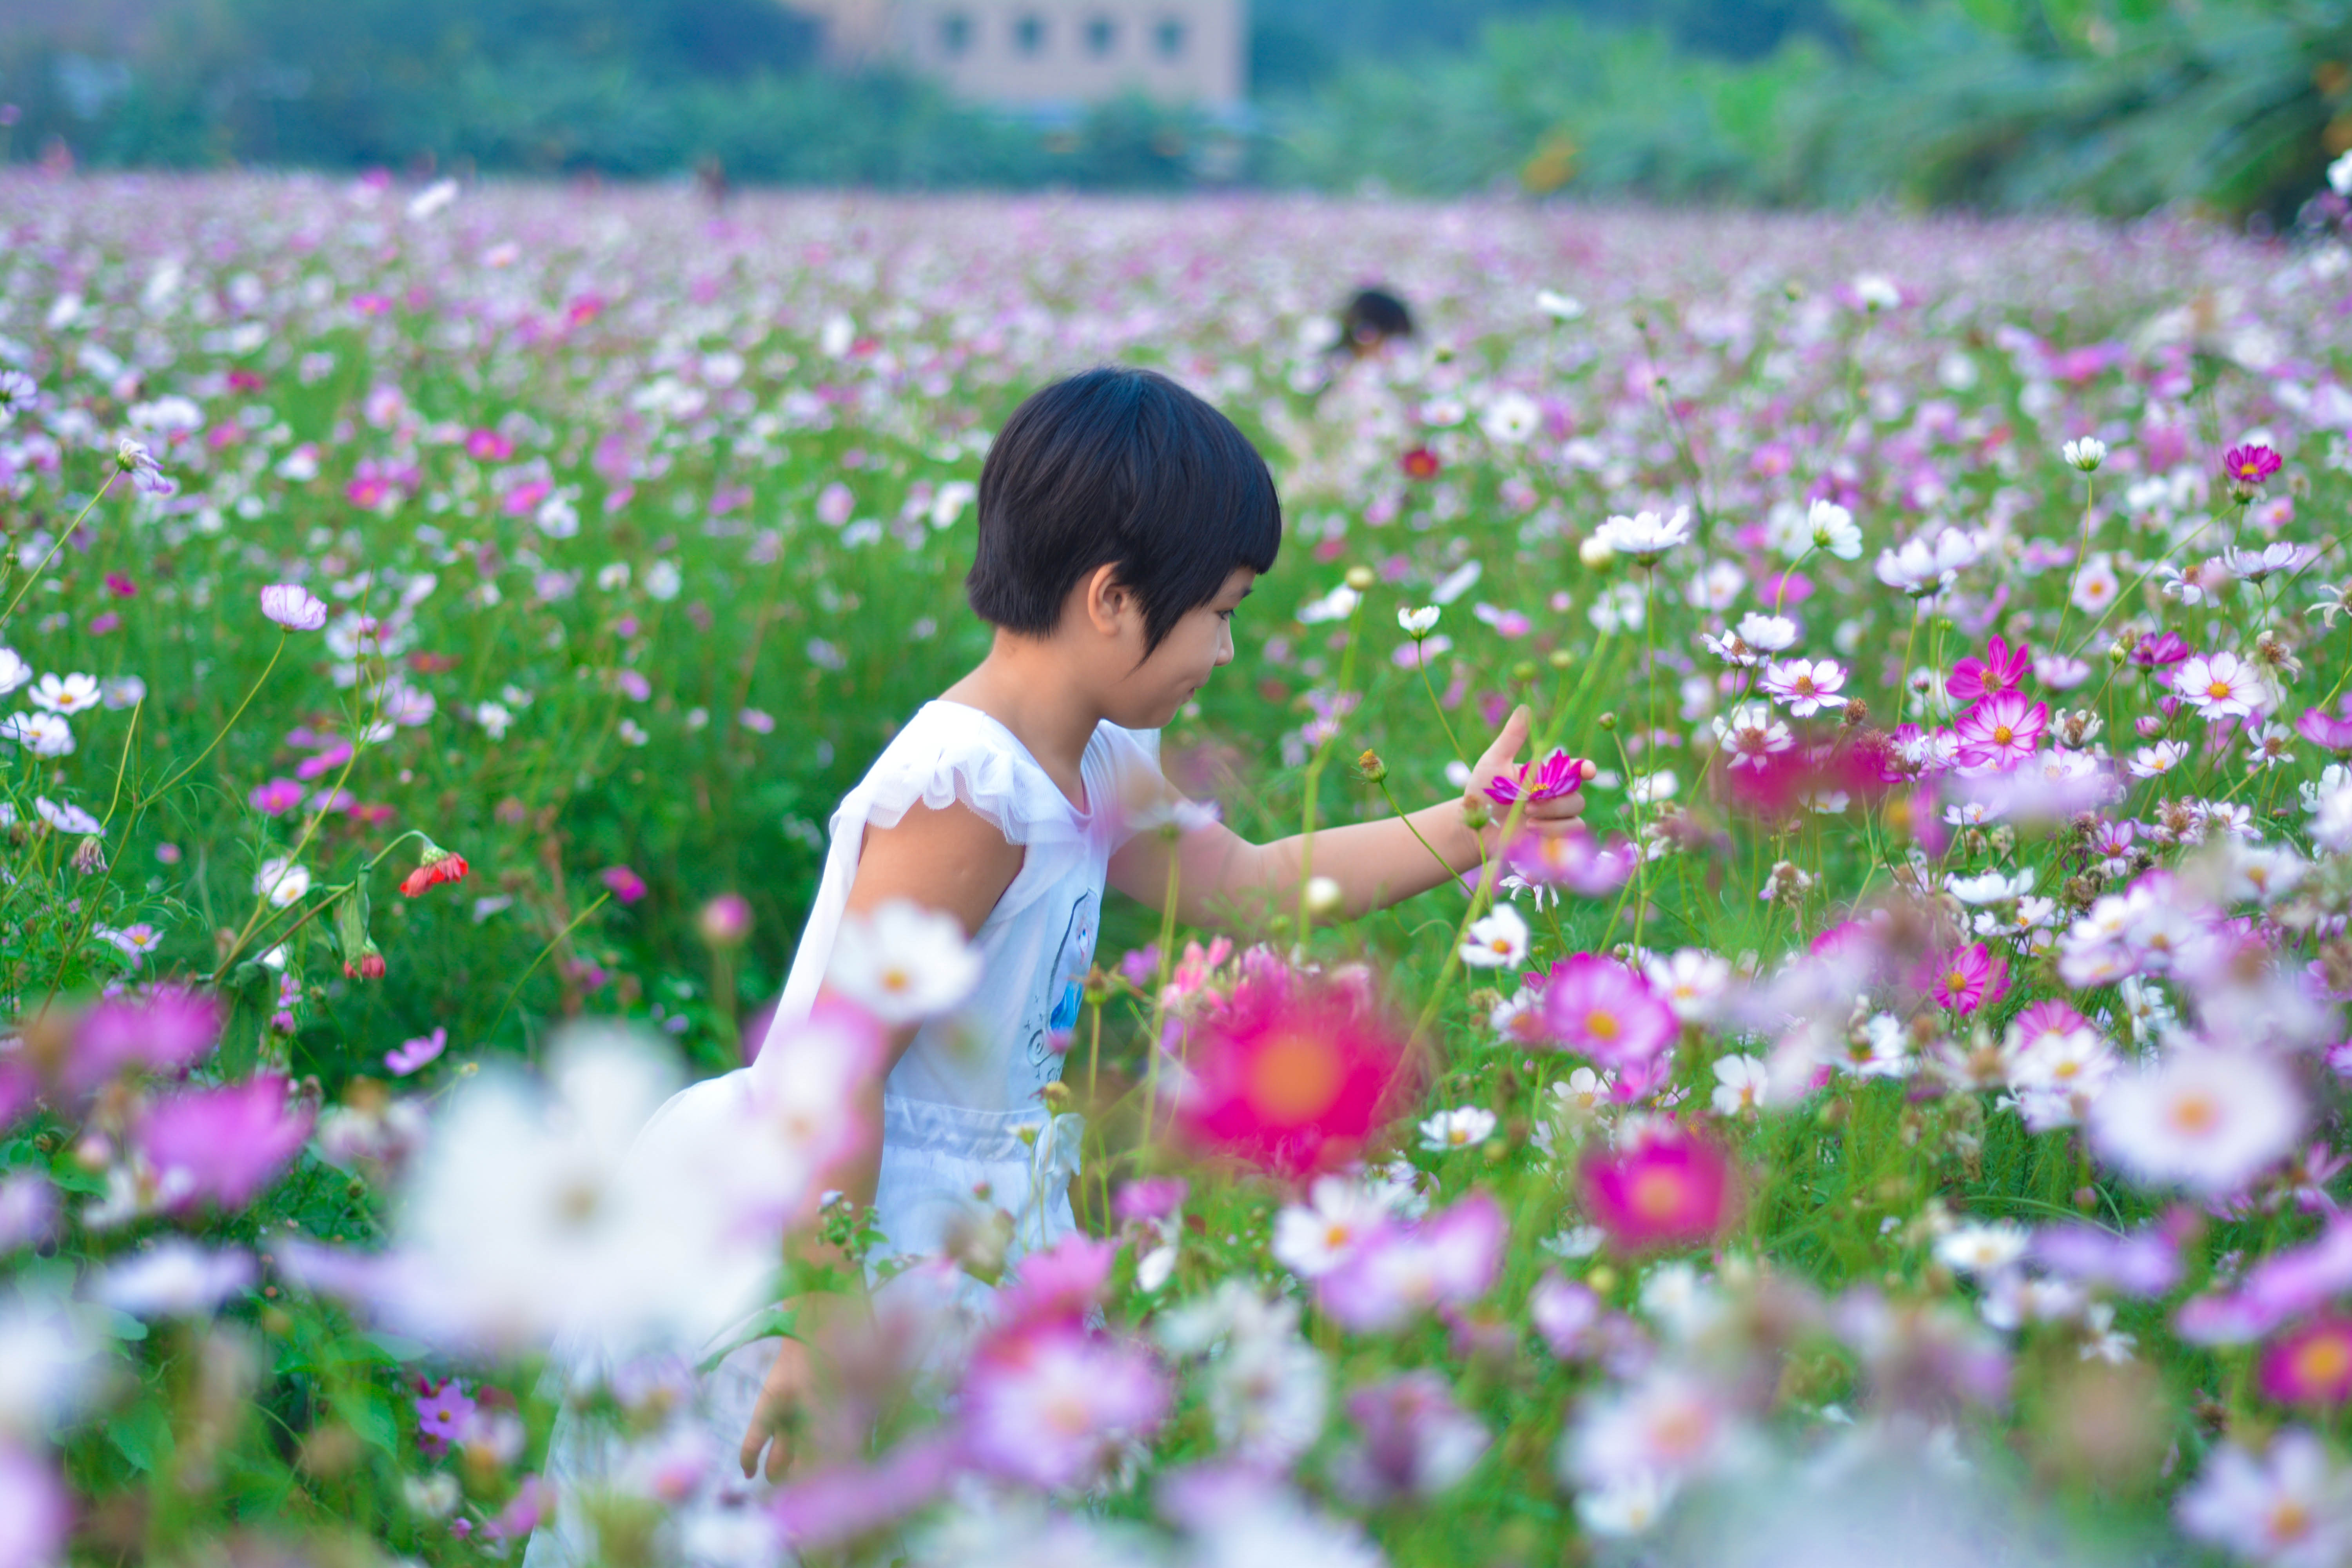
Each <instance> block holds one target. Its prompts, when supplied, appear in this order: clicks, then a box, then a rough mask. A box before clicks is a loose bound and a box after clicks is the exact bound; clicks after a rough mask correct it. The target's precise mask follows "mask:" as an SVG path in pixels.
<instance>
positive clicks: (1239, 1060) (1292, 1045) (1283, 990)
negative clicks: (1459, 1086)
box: [1179, 976, 1404, 1175]
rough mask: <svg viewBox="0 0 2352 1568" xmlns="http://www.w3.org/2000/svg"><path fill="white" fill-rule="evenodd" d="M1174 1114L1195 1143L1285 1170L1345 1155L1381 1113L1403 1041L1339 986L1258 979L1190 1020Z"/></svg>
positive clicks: (1395, 1078)
mask: <svg viewBox="0 0 2352 1568" xmlns="http://www.w3.org/2000/svg"><path fill="white" fill-rule="evenodd" d="M1191 1044H1192V1049H1191V1056H1190V1059H1189V1064H1188V1065H1189V1066H1190V1067H1191V1068H1192V1082H1191V1083H1190V1085H1188V1086H1187V1089H1186V1091H1185V1094H1184V1096H1183V1100H1182V1102H1181V1106H1180V1108H1179V1115H1180V1117H1181V1122H1182V1125H1183V1127H1184V1130H1185V1131H1186V1133H1187V1135H1188V1136H1189V1137H1190V1138H1191V1140H1192V1142H1194V1143H1195V1144H1197V1145H1199V1146H1200V1147H1202V1148H1203V1149H1206V1150H1208V1151H1211V1152H1216V1153H1223V1154H1230V1155H1234V1156H1236V1157H1238V1158H1240V1159H1242V1160H1244V1161H1247V1162H1248V1163H1251V1164H1254V1165H1258V1166H1261V1167H1264V1168H1266V1169H1270V1170H1276V1171H1280V1172H1283V1173H1287V1174H1291V1175H1298V1174H1303V1173H1307V1172H1308V1171H1312V1170H1317V1169H1319V1168H1323V1167H1326V1166H1328V1165H1330V1164H1333V1163H1338V1162H1339V1161H1341V1160H1343V1159H1345V1158H1347V1157H1348V1156H1349V1155H1350V1154H1351V1153H1352V1152H1354V1151H1355V1150H1356V1148H1357V1147H1358V1146H1360V1144H1361V1143H1362V1142H1363V1141H1364V1140H1365V1139H1366V1138H1368V1137H1370V1135H1371V1133H1372V1131H1373V1130H1374V1129H1376V1128H1377V1127H1379V1126H1380V1125H1381V1121H1383V1120H1384V1117H1385V1113H1386V1110H1387V1109H1388V1106H1389V1103H1390V1100H1391V1096H1392V1095H1393V1093H1394V1092H1395V1091H1396V1089H1397V1088H1398V1087H1399V1083H1400V1079H1401V1078H1402V1074H1403V1070H1404V1042H1403V1040H1402V1037H1400V1035H1399V1034H1398V1033H1397V1031H1396V1030H1395V1029H1393V1028H1392V1027H1391V1026H1390V1025H1389V1023H1388V1021H1387V1020H1386V1019H1385V1018H1383V1017H1382V1016H1381V1015H1380V1014H1379V1013H1378V1012H1377V1011H1376V1010H1375V1009H1374V1008H1372V1007H1371V1006H1370V1005H1367V1004H1365V1003H1364V1002H1363V1000H1362V999H1361V998H1360V997H1359V996H1357V995H1355V994H1351V993H1349V991H1348V990H1346V989H1345V988H1343V987H1339V986H1332V985H1325V984H1315V983H1311V982H1307V981H1304V980H1300V979H1297V978H1295V977H1287V976H1285V977H1278V978H1277V977H1269V978H1267V979H1265V980H1260V981H1254V982H1250V983H1246V984H1239V985H1236V986H1235V987H1234V994H1233V996H1232V997H1231V998H1230V999H1229V1000H1228V1001H1226V1002H1224V1003H1223V1004H1221V1005H1215V1006H1213V1007H1211V1008H1210V1009H1209V1010H1208V1011H1206V1012H1205V1013H1204V1014H1203V1015H1202V1017H1201V1018H1200V1019H1199V1020H1198V1021H1197V1022H1196V1023H1195V1025H1194V1026H1193V1030H1192V1043H1191Z"/></svg>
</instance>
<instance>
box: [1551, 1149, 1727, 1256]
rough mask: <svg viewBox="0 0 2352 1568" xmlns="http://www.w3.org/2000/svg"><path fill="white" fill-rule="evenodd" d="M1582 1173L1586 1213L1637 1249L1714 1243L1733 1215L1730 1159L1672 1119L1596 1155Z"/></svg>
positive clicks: (1621, 1241) (1614, 1238)
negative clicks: (1622, 1144)
mask: <svg viewBox="0 0 2352 1568" xmlns="http://www.w3.org/2000/svg"><path fill="white" fill-rule="evenodd" d="M1582 1175H1583V1194H1584V1209H1585V1212H1586V1213H1587V1214H1589V1215H1591V1216H1592V1223H1593V1224H1595V1225H1597V1226H1600V1227H1601V1229H1602V1230H1603V1231H1605V1232H1607V1233H1608V1236H1609V1238H1610V1240H1612V1241H1613V1242H1615V1243H1616V1244H1617V1245H1618V1246H1619V1247H1624V1248H1626V1249H1628V1250H1630V1251H1641V1250H1643V1249H1645V1248H1648V1247H1679V1246H1687V1245H1690V1244H1693V1243H1696V1242H1702V1241H1706V1240H1708V1239H1710V1238H1712V1237H1714V1236H1715V1235H1716V1233H1717V1231H1719V1230H1721V1229H1722V1228H1723V1226H1724V1223H1725V1221H1727V1219H1729V1218H1730V1216H1731V1166H1730V1164H1729V1163H1728V1162H1727V1161H1726V1160H1725V1159H1724V1157H1723V1156H1722V1154H1720V1153H1718V1152H1717V1151H1716V1148H1715V1146H1714V1145H1713V1144H1711V1143H1709V1142H1706V1140H1705V1139H1703V1138H1700V1137H1699V1136H1697V1135H1696V1133H1693V1132H1691V1131H1688V1130H1686V1129H1685V1128H1683V1127H1681V1126H1678V1125H1677V1124H1675V1123H1674V1122H1671V1121H1659V1122H1654V1123H1652V1124H1651V1125H1649V1126H1648V1127H1646V1128H1643V1129H1642V1130H1640V1131H1636V1132H1635V1133H1634V1134H1633V1137H1632V1138H1631V1139H1630V1140H1628V1142H1627V1143H1626V1145H1625V1146H1624V1147H1623V1148H1622V1149H1618V1150H1615V1151H1598V1152H1594V1153H1593V1154H1591V1155H1590V1156H1588V1157H1587V1158H1586V1160H1585V1162H1584V1168H1583V1173H1582Z"/></svg>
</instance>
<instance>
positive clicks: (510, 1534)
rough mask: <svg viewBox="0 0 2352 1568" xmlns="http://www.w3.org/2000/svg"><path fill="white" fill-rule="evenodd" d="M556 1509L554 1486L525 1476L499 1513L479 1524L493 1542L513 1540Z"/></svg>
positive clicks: (537, 1526) (543, 1521) (541, 1521)
mask: <svg viewBox="0 0 2352 1568" xmlns="http://www.w3.org/2000/svg"><path fill="white" fill-rule="evenodd" d="M554 1512H555V1489H554V1488H553V1487H552V1486H551V1485H549V1484H548V1482H547V1481H546V1480H544V1479H541V1478H540V1477H538V1476H525V1477H523V1479H522V1484H521V1485H520V1486H518V1487H517V1488H515V1495H514V1496H513V1497H511V1498H509V1499H508V1500H507V1506H506V1507H504V1508H502V1509H500V1510H499V1516H498V1517H497V1518H496V1519H494V1520H492V1521H490V1522H489V1523H488V1524H486V1525H484V1526H483V1527H482V1533H483V1534H485V1535H487V1536H488V1537H490V1538H491V1539H492V1540H494V1541H515V1540H520V1539H521V1538H522V1537H524V1536H527V1535H529V1534H530V1532H531V1531H534V1530H537V1529H538V1528H539V1527H540V1526H541V1524H543V1523H545V1522H546V1521H547V1520H548V1519H550V1518H551V1517H552V1516H553V1514H554Z"/></svg>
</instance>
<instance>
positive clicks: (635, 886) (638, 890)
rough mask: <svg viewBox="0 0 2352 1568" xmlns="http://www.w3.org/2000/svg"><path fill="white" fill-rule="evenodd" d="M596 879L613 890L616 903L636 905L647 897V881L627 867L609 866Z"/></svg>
mask: <svg viewBox="0 0 2352 1568" xmlns="http://www.w3.org/2000/svg"><path fill="white" fill-rule="evenodd" d="M596 879H597V880H599V881H601V882H603V883H604V886H605V887H606V888H607V889H610V890H611V892H612V895H613V898H614V901H615V902H618V903H624V904H634V903H635V902H636V901H637V900H639V899H642V898H644V897H645V896H646V879H644V878H643V877H640V876H638V875H637V874H636V873H635V871H632V870H630V869H629V868H627V867H626V866H607V867H605V868H604V869H603V870H602V871H599V872H598V873H597V874H596Z"/></svg>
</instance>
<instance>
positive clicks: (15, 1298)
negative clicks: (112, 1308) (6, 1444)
mask: <svg viewBox="0 0 2352 1568" xmlns="http://www.w3.org/2000/svg"><path fill="white" fill-rule="evenodd" d="M94 1317H95V1314H93V1313H91V1312H90V1311H89V1309H87V1308H84V1307H82V1306H81V1305H79V1303H77V1302H73V1301H68V1300H59V1299H58V1298H55V1297H51V1296H47V1295H40V1294H35V1293H33V1292H31V1291H26V1292H25V1293H23V1294H10V1295H6V1296H0V1439H5V1437H6V1436H37V1435H40V1434H42V1433H43V1432H45V1431H46V1430H47V1429H48V1428H49V1427H50V1426H52V1425H53V1424H55V1423H57V1422H58V1421H61V1420H63V1419H64V1418H65V1417H67V1416H68V1415H71V1414H72V1413H73V1412H74V1410H75V1409H77V1408H78V1407H79V1405H81V1404H82V1402H83V1401H84V1400H85V1399H87V1398H89V1396H91V1395H92V1394H96V1393H97V1392H98V1386H99V1382H100V1378H101V1377H102V1376H103V1375H104V1374H105V1372H106V1370H107V1366H108V1361H109V1357H108V1354H107V1352H108V1351H109V1350H110V1348H111V1344H112V1342H111V1341H110V1340H109V1339H106V1338H104V1337H102V1336H101V1335H100V1332H99V1328H98V1324H97V1323H96V1322H95V1321H92V1320H93V1318H94Z"/></svg>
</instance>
